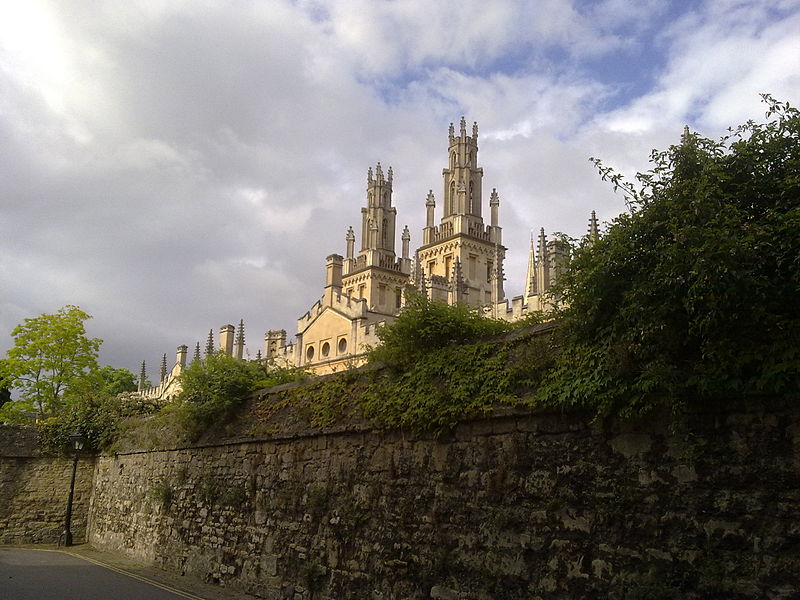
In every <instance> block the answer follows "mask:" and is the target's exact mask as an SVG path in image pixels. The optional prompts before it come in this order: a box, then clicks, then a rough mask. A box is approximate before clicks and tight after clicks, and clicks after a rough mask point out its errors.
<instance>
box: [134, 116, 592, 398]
mask: <svg viewBox="0 0 800 600" xmlns="http://www.w3.org/2000/svg"><path fill="white" fill-rule="evenodd" d="M392 186H393V172H392V168H391V167H389V169H388V170H387V171H386V173H385V174H384V171H383V168H382V167H381V165H380V163H378V164H377V165H376V167H375V169H374V171H373V169H372V168H370V169H369V170H368V171H367V181H366V190H365V206H363V207H362V208H361V228H360V238H359V237H357V236H356V232H355V231H354V230H353V228H352V227H350V228H348V230H347V232H346V234H345V253H344V256H342V255H339V254H331V255H330V256H328V257H327V258H326V264H325V286H324V290H323V294H322V297H321V298H320V299H319V300H318V301H317V302H316V303H315V304H314V305H313V306H312V307H311V308H310V309H309V310H308V311H306V312H305V314H303V315H302V316H301V317H300V318H299V319H298V320H297V329H296V332H295V334H294V336H293V338H291V339H289V337H288V334H287V332H286V330H285V329H271V330H269V331H267V332H266V334H265V336H264V347H263V352H261V351H259V354H258V356H257V360H267V361H270V362H273V363H274V364H276V365H279V366H285V367H302V368H305V369H307V370H309V371H310V372H312V373H315V374H326V373H331V372H335V371H341V370H344V369H347V368H350V367H352V366H357V365H359V364H360V363H361V362H363V360H364V356H365V353H366V351H367V350H368V349H369V347H371V346H374V345H376V344H378V343H379V342H380V340H379V339H378V335H377V332H378V330H379V328H380V327H384V326H386V325H387V324H389V323H391V322H392V321H393V320H394V319H395V318H396V316H397V315H398V314H399V311H400V310H401V308H402V306H403V302H404V293H405V289H406V286H409V285H412V286H414V287H415V288H417V289H418V290H420V291H421V292H422V293H424V294H426V295H427V296H428V297H429V298H431V299H432V300H436V301H441V302H447V303H449V304H457V303H465V304H467V305H468V306H470V307H472V308H474V309H476V310H480V311H482V312H483V313H484V314H486V316H487V317H492V318H496V319H505V320H512V321H513V320H517V319H521V318H523V317H525V316H526V315H528V314H530V313H532V312H534V311H542V312H547V311H548V310H550V309H551V308H552V302H553V300H552V299H551V298H550V296H549V294H548V290H549V289H550V287H551V285H552V283H553V282H554V281H555V280H556V279H557V278H558V276H559V273H560V272H561V270H562V269H563V268H564V265H565V264H566V260H567V258H568V256H569V251H570V248H569V246H568V245H567V244H566V243H564V242H563V241H561V240H558V239H550V240H548V239H547V237H546V235H545V232H544V229H542V230H540V232H539V235H538V237H537V238H535V239H534V237H533V236H531V243H530V249H529V258H528V268H527V273H526V276H525V288H524V291H523V294H522V295H520V296H517V297H515V298H512V299H510V300H509V299H507V298H506V296H505V291H504V281H505V271H504V267H503V263H504V260H505V256H506V248H505V246H503V230H502V228H501V226H500V195H499V194H498V192H497V190H496V189H494V188H493V189H492V191H491V192H490V193H489V197H488V202H485V201H484V192H483V168H481V167H480V165H479V162H478V124H477V123H473V125H472V127H471V131H468V130H467V124H466V120H465V119H464V117H462V118H461V121H460V123H459V129H458V132H456V128H455V127H454V125H453V124H452V123H451V124H450V127H449V132H448V146H447V162H446V166H445V167H444V168H443V169H442V191H441V199H442V200H441V203H440V207H439V208H440V214H441V217H440V219H439V222H438V223H436V222H435V218H436V208H437V202H436V198H435V195H434V192H433V190H430V191H429V192H428V195H427V198H426V199H425V211H426V219H425V227H424V228H423V230H422V239H421V242H422V243H421V245H420V246H419V247H418V248H416V250H415V251H414V257H413V259H412V257H411V255H410V245H411V233H410V232H409V229H408V227H407V226H404V227H403V229H402V232H401V233H400V255H399V256H398V255H397V252H396V242H397V209H396V208H395V207H394V206H393V204H392ZM484 208H486V209H488V224H487V223H486V222H484V218H483V214H484V212H483V211H484ZM597 235H598V227H597V219H596V217H595V213H594V212H592V216H591V219H590V221H589V235H588V239H589V241H590V243H591V242H592V241H593V240H594V239H596V238H597ZM357 243H358V244H359V245H358V248H359V249H358V252H356V244H357ZM243 344H244V327H243V324H240V328H239V331H238V332H237V337H236V340H234V327H233V325H224V326H223V327H222V328H221V330H220V348H221V350H223V351H224V352H226V353H227V354H229V355H232V356H233V355H234V347H235V348H236V353H235V356H237V357H238V358H242V352H241V348H242V347H243ZM210 351H213V332H212V333H211V334H209V341H208V343H207V346H206V352H210ZM165 356H166V355H165ZM199 357H200V344H199V343H198V344H197V347H196V349H195V359H198V358H199ZM185 365H186V347H185V346H179V347H178V353H177V362H176V365H175V366H174V367H173V368H172V369H171V370H170V371H169V372H167V370H166V361H165V359H164V361H163V363H162V369H161V375H162V377H161V382H160V383H159V384H158V385H156V386H155V387H153V388H150V390H144V389H143V390H140V391H141V393H143V394H155V395H158V396H159V397H163V396H164V395H165V394H166V395H169V394H174V393H176V391H177V388H176V386H175V384H174V383H173V381H174V380H175V379H176V378H177V376H178V375H179V374H180V372H181V371H182V369H183V368H184V367H185ZM141 379H142V380H144V379H145V378H144V370H143V374H142V378H141Z"/></svg>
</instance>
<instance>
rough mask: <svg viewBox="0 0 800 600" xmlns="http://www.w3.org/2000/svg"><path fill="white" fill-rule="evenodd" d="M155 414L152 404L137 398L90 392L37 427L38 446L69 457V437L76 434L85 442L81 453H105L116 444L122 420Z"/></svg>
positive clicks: (135, 396)
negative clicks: (79, 432)
mask: <svg viewBox="0 0 800 600" xmlns="http://www.w3.org/2000/svg"><path fill="white" fill-rule="evenodd" d="M157 410H158V406H157V405H156V404H155V403H154V402H153V401H151V400H147V399H144V398H142V397H140V396H138V395H137V394H131V393H123V394H118V395H113V396H112V395H109V394H107V393H103V392H97V391H93V392H92V393H90V394H86V395H84V396H82V397H81V398H80V399H78V400H76V401H74V402H72V403H70V404H69V406H68V407H67V408H65V409H64V410H62V411H61V412H60V413H58V414H57V415H56V416H54V417H50V418H47V419H44V420H42V421H40V422H39V423H37V428H38V430H39V444H40V446H41V448H42V450H43V451H44V452H46V453H49V454H61V453H65V452H66V453H69V452H71V450H70V447H69V436H70V434H72V433H73V432H75V431H78V430H80V431H82V432H83V433H84V434H85V435H86V438H87V442H86V446H85V448H84V450H85V451H87V452H101V451H106V450H109V449H110V448H111V447H112V445H113V444H114V442H115V441H116V439H117V437H118V435H119V432H120V430H121V429H122V428H123V426H124V421H125V420H126V419H128V418H129V417H133V416H138V415H147V414H152V413H154V412H155V411H157Z"/></svg>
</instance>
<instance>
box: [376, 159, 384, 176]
mask: <svg viewBox="0 0 800 600" xmlns="http://www.w3.org/2000/svg"><path fill="white" fill-rule="evenodd" d="M375 179H377V180H381V179H383V169H381V163H378V165H377V166H376V167H375Z"/></svg>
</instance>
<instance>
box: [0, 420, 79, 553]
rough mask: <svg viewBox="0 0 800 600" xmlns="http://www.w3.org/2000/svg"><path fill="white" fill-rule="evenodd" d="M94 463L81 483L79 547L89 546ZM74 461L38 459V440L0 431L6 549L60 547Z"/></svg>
mask: <svg viewBox="0 0 800 600" xmlns="http://www.w3.org/2000/svg"><path fill="white" fill-rule="evenodd" d="M93 472H94V461H93V459H90V458H85V457H83V458H81V460H80V461H79V463H78V472H77V476H76V479H75V496H74V499H73V513H72V514H73V516H72V527H71V528H70V529H71V531H72V535H73V542H74V543H80V542H83V541H85V540H86V519H87V515H88V512H89V499H90V496H91V489H92V476H93ZM71 475H72V459H69V458H57V457H43V456H38V451H37V449H36V438H35V434H34V433H33V432H32V431H30V430H26V429H22V428H17V427H4V426H0V544H38V543H44V544H55V543H56V542H57V541H58V537H59V536H60V535H61V533H62V532H63V531H64V514H65V511H66V506H67V496H68V495H69V482H70V477H71Z"/></svg>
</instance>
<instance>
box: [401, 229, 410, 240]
mask: <svg viewBox="0 0 800 600" xmlns="http://www.w3.org/2000/svg"><path fill="white" fill-rule="evenodd" d="M400 239H401V240H403V241H404V242H405V241H409V240H411V232H410V231H409V230H408V225H406V226H405V227H403V234H402V235H401V236H400Z"/></svg>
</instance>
